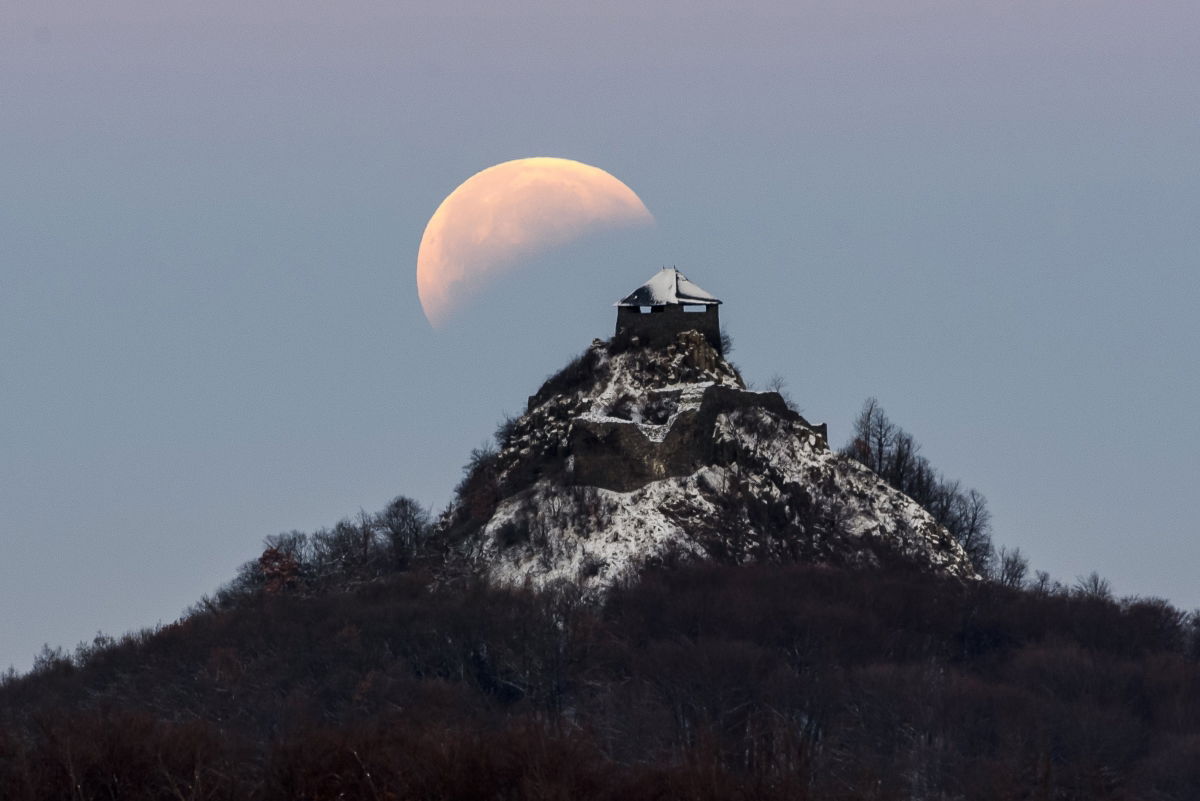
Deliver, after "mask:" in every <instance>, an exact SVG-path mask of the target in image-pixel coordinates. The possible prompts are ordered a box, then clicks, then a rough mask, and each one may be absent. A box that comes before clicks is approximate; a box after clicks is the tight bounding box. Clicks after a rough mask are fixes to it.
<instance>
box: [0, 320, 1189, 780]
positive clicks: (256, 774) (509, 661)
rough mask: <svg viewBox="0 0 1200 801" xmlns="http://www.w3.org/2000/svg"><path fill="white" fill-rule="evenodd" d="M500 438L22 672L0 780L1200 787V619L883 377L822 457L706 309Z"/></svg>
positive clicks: (534, 408)
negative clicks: (1010, 539)
mask: <svg viewBox="0 0 1200 801" xmlns="http://www.w3.org/2000/svg"><path fill="white" fill-rule="evenodd" d="M497 439H498V447H497V448H495V449H484V450H480V451H477V452H476V453H475V454H474V455H473V456H472V458H471V460H470V462H469V463H468V465H467V468H466V470H465V473H464V479H463V481H462V483H461V484H460V486H459V487H458V489H457V492H456V497H455V500H454V502H453V503H452V504H451V505H450V507H449V508H448V509H447V510H446V511H445V512H444V513H443V514H442V515H440V516H439V517H438V518H437V519H436V520H433V521H431V520H430V519H429V517H428V515H427V513H426V512H425V511H424V510H423V509H422V508H421V507H420V506H419V504H417V503H415V502H414V501H412V500H411V499H408V498H405V497H399V498H397V499H395V500H394V501H393V502H392V503H391V504H389V505H388V507H387V508H386V509H384V510H383V511H381V512H380V513H378V514H374V515H368V514H365V513H364V514H360V515H359V516H358V518H357V519H355V520H344V521H342V522H340V523H338V524H337V525H335V526H334V527H332V528H330V529H322V530H320V531H316V532H313V533H311V534H305V533H301V532H289V533H285V534H280V535H276V536H272V537H268V538H267V539H266V541H265V543H264V546H265V549H264V551H263V553H262V555H261V557H260V558H259V559H257V560H254V561H252V562H250V563H247V564H246V565H244V566H243V567H242V568H241V569H240V570H239V572H238V574H237V576H236V577H235V578H234V579H233V580H232V581H231V582H230V583H229V584H228V585H226V586H225V587H223V588H221V589H220V590H219V591H218V592H217V593H216V594H215V595H214V596H213V597H206V598H203V599H201V601H200V602H198V603H197V604H196V605H195V607H193V608H192V609H190V610H189V611H188V612H187V613H186V614H185V615H184V616H183V617H182V618H181V619H180V620H178V621H177V622H175V623H172V624H170V625H168V626H163V627H159V628H157V629H154V630H146V631H142V632H137V633H133V634H129V635H126V636H124V637H121V638H120V639H113V638H109V637H105V636H103V635H100V636H97V638H96V640H95V641H94V642H92V643H87V644H83V645H81V646H80V647H79V648H78V649H77V650H76V652H75V653H74V654H67V653H65V652H63V651H61V650H52V649H47V650H46V651H45V652H44V653H43V654H42V655H41V656H40V657H39V658H38V660H37V662H36V664H35V667H34V669H33V671H31V672H30V673H29V674H28V675H25V676H16V675H11V674H10V675H9V676H7V677H4V678H3V680H2V681H0V798H2V799H4V801H9V800H10V799H11V800H12V801H33V800H34V799H37V800H38V801H41V800H42V799H64V800H66V799H71V801H92V800H93V799H96V800H97V801H98V800H99V799H114V798H119V799H129V800H130V801H141V800H142V799H145V800H146V801H149V800H150V799H155V800H156V801H157V800H158V799H195V800H196V801H200V800H201V799H208V800H210V801H217V800H223V799H256V800H260V801H274V800H275V799H281V800H282V799H288V800H289V801H291V800H293V799H336V798H348V799H353V798H364V799H476V798H498V799H518V798H531V799H568V798H569V799H675V798H691V799H714V801H715V800H716V799H730V798H734V799H736V798H746V799H750V798H754V799H814V800H816V799H821V800H822V801H824V800H826V799H838V800H839V801H851V799H960V798H971V799H995V800H996V801H1001V800H1002V799H1003V800H1005V801H1007V800H1008V799H1113V800H1114V801H1116V800H1117V799H1121V800H1122V801H1123V800H1125V799H1153V800H1154V801H1184V800H1185V799H1195V798H1197V797H1198V793H1197V788H1198V787H1200V618H1198V617H1197V615H1195V614H1193V615H1187V614H1184V613H1183V612H1181V611H1179V610H1177V609H1175V608H1173V607H1172V606H1170V605H1169V604H1167V603H1166V602H1164V601H1161V600H1157V599H1152V598H1151V599H1146V598H1131V599H1123V600H1117V599H1114V598H1113V597H1111V593H1110V592H1109V591H1108V588H1107V585H1106V584H1105V582H1104V581H1103V580H1101V579H1100V578H1099V577H1095V576H1093V577H1091V578H1089V579H1087V580H1081V581H1080V582H1079V583H1078V584H1077V585H1076V586H1075V587H1072V588H1068V587H1065V586H1063V585H1061V584H1057V583H1055V582H1052V581H1050V580H1049V578H1048V577H1047V576H1046V575H1045V574H1041V573H1039V574H1036V576H1035V577H1034V578H1033V579H1032V580H1029V579H1028V578H1027V577H1026V575H1025V565H1024V562H1023V561H1022V560H1021V559H1020V558H1019V557H1018V556H1015V555H1013V554H1007V555H1006V554H1003V553H1001V554H1000V555H999V558H993V557H992V556H991V551H990V544H989V543H988V540H987V537H986V534H987V527H986V523H987V515H986V508H985V506H984V505H983V501H982V496H979V495H978V494H977V493H974V492H968V493H963V492H961V491H960V490H959V489H958V487H957V484H956V483H955V482H949V481H946V480H944V479H943V478H941V477H940V475H939V474H937V473H936V472H935V471H934V470H933V468H932V467H931V466H930V465H929V464H928V462H927V461H925V460H924V459H923V458H922V457H920V456H919V455H918V453H917V450H918V449H917V447H916V445H915V443H914V442H913V441H912V438H911V437H910V436H909V435H908V434H906V433H905V432H903V431H902V430H901V429H899V428H898V427H896V426H895V425H893V424H892V423H891V422H890V421H888V420H887V418H886V416H885V415H883V413H882V410H881V409H880V408H879V407H878V405H877V404H874V402H869V403H868V404H867V406H866V407H865V408H864V411H863V415H862V417H861V418H860V420H859V421H858V423H857V424H856V430H855V432H854V435H853V437H852V440H851V443H850V445H849V446H848V447H847V448H846V449H845V451H843V452H840V453H839V452H835V451H833V450H831V449H830V448H829V446H828V443H827V437H826V432H825V429H824V427H823V426H818V425H813V424H811V423H809V422H808V421H807V420H805V419H804V418H803V417H802V416H801V415H800V414H798V413H797V412H796V411H795V410H793V409H792V408H791V407H790V406H789V404H788V403H787V402H786V401H785V399H784V398H783V397H782V396H781V395H779V394H778V393H777V392H754V391H751V390H749V389H747V388H746V386H745V384H744V382H743V381H742V379H741V377H740V375H739V374H738V373H737V370H736V369H735V368H734V367H733V366H732V365H731V364H730V363H729V362H728V360H727V359H725V357H724V355H723V354H722V352H721V348H718V347H716V346H715V345H714V344H713V343H712V342H710V341H707V340H706V339H705V338H704V337H699V336H693V335H691V334H689V333H686V332H685V333H684V334H683V335H680V336H679V337H677V338H675V339H674V340H673V341H672V342H669V343H666V344H663V345H656V346H655V347H637V346H636V344H631V343H605V342H595V343H593V345H592V346H591V347H590V348H588V350H587V351H585V352H584V354H583V355H582V356H581V357H580V358H579V359H577V360H575V361H574V362H572V363H571V364H570V365H568V366H567V368H566V369H564V370H562V371H560V372H559V373H557V374H555V375H554V376H552V377H551V378H550V379H549V380H548V381H547V382H546V383H545V385H543V387H542V388H541V389H540V390H539V391H538V392H537V393H535V394H534V395H533V396H532V397H531V398H530V400H529V404H528V407H527V409H526V412H525V414H523V415H522V416H521V417H520V418H517V419H515V420H511V421H507V422H506V423H505V424H504V425H502V426H501V428H500V431H499V432H498V434H497Z"/></svg>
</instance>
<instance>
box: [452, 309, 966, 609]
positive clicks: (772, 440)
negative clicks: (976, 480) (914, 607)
mask: <svg viewBox="0 0 1200 801" xmlns="http://www.w3.org/2000/svg"><path fill="white" fill-rule="evenodd" d="M443 528H444V529H447V530H451V531H454V532H456V536H455V539H457V540H458V541H459V545H458V547H459V549H460V552H461V553H462V555H463V556H465V557H466V558H468V559H470V560H471V561H472V562H473V563H474V564H475V565H476V566H477V567H478V568H479V569H481V570H482V571H484V572H485V573H486V574H487V575H488V576H489V577H490V578H492V579H493V580H495V581H499V582H504V583H525V582H530V583H532V584H534V585H535V586H540V585H544V584H546V583H547V582H552V581H558V580H568V581H575V582H579V583H581V584H582V585H583V586H584V587H585V589H588V590H594V591H599V590H602V589H603V588H604V587H606V586H609V585H610V584H611V583H612V582H614V581H617V580H619V579H621V578H622V577H625V576H628V575H630V574H631V573H633V572H636V571H637V570H638V569H639V568H640V567H641V566H642V565H645V564H647V563H651V562H655V561H659V560H662V559H675V558H700V559H719V560H722V561H729V562H734V563H743V562H748V561H753V560H772V561H789V560H806V561H823V562H830V563H837V564H853V565H860V564H861V565H871V564H879V563H881V562H885V561H894V560H902V561H904V562H907V563H911V564H916V565H919V566H921V567H926V568H928V569H931V570H937V571H940V572H945V573H950V574H953V575H959V576H963V577H969V576H972V575H973V572H972V570H971V567H970V563H969V560H968V559H967V557H966V554H965V553H964V552H963V551H962V549H961V547H959V546H958V544H957V543H956V542H955V541H954V540H953V538H952V537H951V536H950V535H949V533H948V532H947V531H946V530H945V529H944V528H943V527H942V526H940V525H938V524H937V523H936V522H935V521H934V520H933V518H932V517H931V516H930V515H929V514H928V513H926V512H925V511H924V510H923V509H921V507H920V506H918V505H917V504H916V503H915V502H914V501H912V500H911V499H909V498H908V497H907V496H905V495H903V494H901V493H899V492H897V491H896V490H894V489H892V488H891V487H889V486H888V485H887V484H886V483H885V482H883V481H882V480H881V479H879V478H878V477H877V476H876V475H875V474H874V473H872V472H871V471H870V470H868V469H867V468H865V467H863V466H862V465H860V464H858V463H857V462H855V461H853V460H851V459H848V458H845V457H842V456H840V455H838V454H836V453H834V452H832V451H831V450H830V449H829V446H828V442H827V436H826V431H825V426H824V425H819V426H818V425H813V424H811V423H809V422H808V421H807V420H805V419H804V418H803V417H802V416H801V415H800V414H798V413H797V412H796V411H794V410H792V409H790V408H788V405H787V404H786V403H785V402H784V400H783V398H782V397H780V395H779V394H778V393H775V392H755V391H752V390H748V389H747V388H746V386H745V383H744V382H743V380H742V378H741V376H740V375H739V374H738V372H737V370H736V369H735V368H734V367H733V365H731V364H730V363H729V362H728V361H727V360H726V359H724V358H723V357H722V355H721V354H720V353H719V352H718V351H717V350H716V349H715V348H713V347H712V345H711V344H709V342H708V341H707V340H706V339H705V337H704V336H703V335H701V334H699V333H697V332H694V331H685V332H682V333H681V334H679V335H678V337H677V338H676V339H675V341H674V342H671V343H670V344H667V345H665V346H646V347H639V346H638V344H637V343H636V342H635V343H632V344H630V345H623V344H617V343H611V342H603V341H600V340H596V341H594V342H593V343H592V345H591V346H590V347H589V348H588V349H587V350H586V351H584V353H583V354H582V355H581V356H580V357H579V358H577V359H575V360H574V361H573V362H571V363H570V364H569V365H567V367H565V368H564V369H563V370H561V371H560V372H559V373H557V374H556V375H554V376H552V377H551V378H549V379H548V380H547V381H546V383H545V384H544V385H543V386H542V387H541V389H539V390H538V392H537V393H536V394H535V395H533V396H531V397H530V398H529V403H528V405H527V408H526V411H525V413H524V414H523V415H522V416H521V417H520V418H517V419H516V420H513V421H511V422H510V423H509V424H508V425H506V426H505V428H504V430H503V431H502V433H501V435H500V449H499V451H498V452H497V453H495V454H489V455H486V456H485V457H481V458H479V460H478V461H477V463H476V464H475V465H474V469H473V470H472V471H471V473H470V474H469V475H468V477H467V479H465V480H464V484H463V486H462V487H460V492H459V502H458V504H457V505H456V506H455V507H453V508H452V509H451V510H449V512H448V513H447V515H446V517H445V518H444V520H443Z"/></svg>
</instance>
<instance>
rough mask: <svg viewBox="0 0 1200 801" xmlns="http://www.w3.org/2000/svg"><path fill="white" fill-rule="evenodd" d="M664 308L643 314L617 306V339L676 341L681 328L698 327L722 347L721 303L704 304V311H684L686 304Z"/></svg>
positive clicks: (646, 341) (691, 329) (707, 338)
mask: <svg viewBox="0 0 1200 801" xmlns="http://www.w3.org/2000/svg"><path fill="white" fill-rule="evenodd" d="M651 308H658V309H661V311H654V312H650V313H649V314H642V313H641V309H639V308H637V307H631V306H618V307H617V331H616V338H617V339H618V340H623V341H624V340H628V339H630V338H631V337H635V336H636V337H637V338H638V339H639V340H640V341H641V342H643V343H652V344H665V343H667V342H673V341H674V340H675V337H676V336H678V334H679V333H680V332H681V331H699V332H700V333H701V334H703V335H704V338H705V339H706V340H708V344H710V345H712V346H713V347H714V348H716V350H717V352H718V353H719V352H720V351H721V319H720V312H719V311H718V310H719V309H720V308H721V307H720V306H705V307H704V311H684V310H683V306H675V305H671V306H658V307H651Z"/></svg>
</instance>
